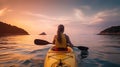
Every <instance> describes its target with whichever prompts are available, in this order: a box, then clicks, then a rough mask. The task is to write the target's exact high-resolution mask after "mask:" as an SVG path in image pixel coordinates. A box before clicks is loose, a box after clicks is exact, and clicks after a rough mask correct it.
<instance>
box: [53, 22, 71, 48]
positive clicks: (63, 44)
mask: <svg viewBox="0 0 120 67" xmlns="http://www.w3.org/2000/svg"><path fill="white" fill-rule="evenodd" d="M63 33H64V25H62V24H60V25H59V26H58V30H57V35H55V37H54V40H53V44H55V45H56V46H55V50H66V48H67V46H70V47H73V44H72V43H71V41H70V39H69V36H68V35H66V34H63Z"/></svg>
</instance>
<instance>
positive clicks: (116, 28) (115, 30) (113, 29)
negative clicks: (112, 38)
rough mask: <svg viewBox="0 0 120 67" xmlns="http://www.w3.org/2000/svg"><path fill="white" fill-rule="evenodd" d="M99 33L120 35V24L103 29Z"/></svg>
mask: <svg viewBox="0 0 120 67" xmlns="http://www.w3.org/2000/svg"><path fill="white" fill-rule="evenodd" d="M99 35H120V26H112V27H109V28H107V29H105V30H103V31H101V32H100V33H99Z"/></svg>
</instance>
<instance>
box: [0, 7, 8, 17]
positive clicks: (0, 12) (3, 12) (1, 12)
mask: <svg viewBox="0 0 120 67" xmlns="http://www.w3.org/2000/svg"><path fill="white" fill-rule="evenodd" d="M6 10H7V8H3V9H1V10H0V16H3V15H4V14H5V12H6Z"/></svg>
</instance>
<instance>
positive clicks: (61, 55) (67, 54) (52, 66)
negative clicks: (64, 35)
mask: <svg viewBox="0 0 120 67" xmlns="http://www.w3.org/2000/svg"><path fill="white" fill-rule="evenodd" d="M53 48H54V46H53V47H51V48H50V49H49V51H48V52H47V55H46V58H45V62H44V67H77V62H76V56H75V53H74V52H73V49H72V48H71V47H67V50H66V51H55V50H53Z"/></svg>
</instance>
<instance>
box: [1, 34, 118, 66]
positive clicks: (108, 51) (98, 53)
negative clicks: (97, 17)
mask: <svg viewBox="0 0 120 67" xmlns="http://www.w3.org/2000/svg"><path fill="white" fill-rule="evenodd" d="M70 38H71V41H72V43H73V44H74V45H75V46H86V47H89V50H88V52H89V53H88V56H87V57H86V58H83V59H79V60H78V66H79V67H120V35H80V36H70ZM34 39H44V40H47V41H49V42H52V39H53V35H42V36H41V35H20V36H4V37H0V67H43V64H44V58H45V55H46V53H47V51H48V49H49V48H50V47H51V46H52V45H51V44H48V45H35V44H34ZM77 52H79V53H80V52H81V51H80V50H77ZM80 57H81V56H80V55H79V57H78V58H80Z"/></svg>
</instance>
